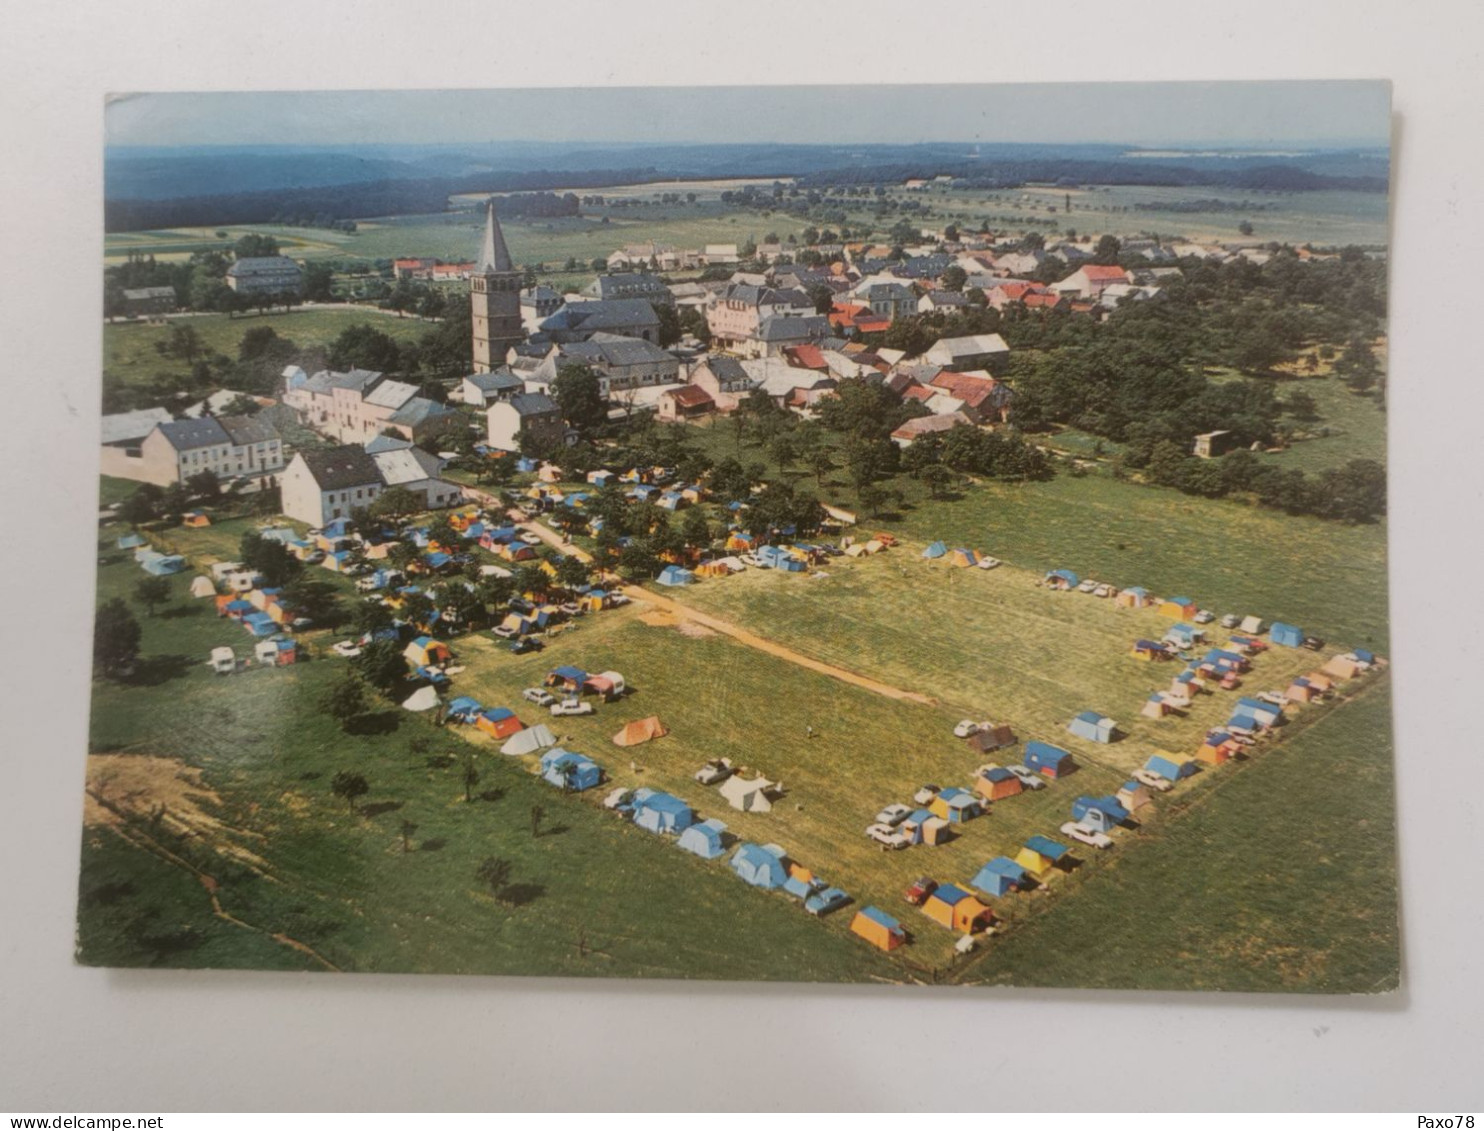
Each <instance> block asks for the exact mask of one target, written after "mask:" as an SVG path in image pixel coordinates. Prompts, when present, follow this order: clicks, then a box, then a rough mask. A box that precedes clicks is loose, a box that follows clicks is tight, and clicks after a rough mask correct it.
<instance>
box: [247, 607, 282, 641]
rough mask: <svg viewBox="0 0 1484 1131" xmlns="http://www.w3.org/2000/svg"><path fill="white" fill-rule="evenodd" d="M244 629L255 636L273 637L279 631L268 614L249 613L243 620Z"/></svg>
mask: <svg viewBox="0 0 1484 1131" xmlns="http://www.w3.org/2000/svg"><path fill="white" fill-rule="evenodd" d="M242 627H243V628H245V629H247V631H248V632H250V633H252V634H253V635H254V636H272V635H273V634H274V633H275V632H277V631H278V625H276V624H274V623H273V618H272V617H270V616H269V615H268V614H267V613H248V614H247V615H246V616H245V617H243V618H242Z"/></svg>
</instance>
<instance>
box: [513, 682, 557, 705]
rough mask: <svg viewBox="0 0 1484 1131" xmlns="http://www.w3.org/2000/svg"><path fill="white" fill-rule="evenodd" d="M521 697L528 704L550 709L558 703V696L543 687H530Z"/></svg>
mask: <svg viewBox="0 0 1484 1131" xmlns="http://www.w3.org/2000/svg"><path fill="white" fill-rule="evenodd" d="M520 697H521V698H522V699H524V700H525V701H526V702H527V703H534V704H536V706H538V707H550V706H551V705H552V704H553V703H555V702H556V696H554V695H552V693H551V692H549V691H547V690H546V689H545V688H541V687H528V688H526V689H525V690H524V691H522V692H521V693H520Z"/></svg>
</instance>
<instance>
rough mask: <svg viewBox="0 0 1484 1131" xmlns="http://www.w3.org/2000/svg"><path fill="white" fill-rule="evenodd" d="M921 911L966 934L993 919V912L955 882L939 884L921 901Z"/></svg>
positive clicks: (982, 926) (950, 928) (949, 927)
mask: <svg viewBox="0 0 1484 1131" xmlns="http://www.w3.org/2000/svg"><path fill="white" fill-rule="evenodd" d="M922 913H923V914H924V915H926V916H927V917H928V918H929V919H931V920H932V921H933V922H934V923H938V924H941V925H942V926H944V927H947V928H948V929H949V930H950V931H961V932H963V933H964V934H966V935H972V934H973V933H974V932H975V931H979V930H983V929H984V928H985V927H988V926H989V925H990V924H991V923H992V922H993V921H994V913H993V912H992V911H990V909H989V908H988V907H986V906H985V905H984V904H983V903H980V902H979V900H978V899H976V898H975V897H974V896H972V895H970V894H969V893H968V892H966V891H964V889H963V888H961V887H959V886H958V885H957V884H940V885H939V886H938V888H937V890H935V891H934V892H933V894H932V895H930V896H928V897H927V900H926V901H925V902H924V903H923V905H922Z"/></svg>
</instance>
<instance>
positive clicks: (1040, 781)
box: [1005, 766, 1046, 789]
mask: <svg viewBox="0 0 1484 1131" xmlns="http://www.w3.org/2000/svg"><path fill="white" fill-rule="evenodd" d="M1005 768H1006V769H1007V770H1009V771H1010V772H1011V773H1012V774H1014V775H1015V776H1016V777H1018V778H1019V779H1020V784H1021V785H1023V786H1025V788H1026V789H1045V788H1046V779H1045V778H1043V777H1042V776H1041V775H1040V774H1038V773H1036V771H1035V770H1033V769H1031V768H1030V767H1029V766H1006V767H1005Z"/></svg>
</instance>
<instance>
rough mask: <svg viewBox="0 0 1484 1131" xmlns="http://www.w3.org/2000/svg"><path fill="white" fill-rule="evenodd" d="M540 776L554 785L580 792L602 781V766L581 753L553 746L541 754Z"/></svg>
mask: <svg viewBox="0 0 1484 1131" xmlns="http://www.w3.org/2000/svg"><path fill="white" fill-rule="evenodd" d="M541 777H542V778H544V779H545V780H546V781H548V782H550V783H551V784H552V785H554V786H558V787H560V788H562V789H564V790H568V791H569V792H572V793H581V792H582V791H583V790H585V789H592V788H593V787H594V786H597V785H601V784H602V782H603V768H602V767H601V766H599V765H598V764H597V763H596V762H594V761H593V760H592V759H591V758H588V757H586V756H584V755H582V754H576V753H573V752H572V751H570V750H563V749H562V748H561V747H560V746H554V747H552V748H551V749H550V750H548V751H547V752H546V753H545V754H543V755H541Z"/></svg>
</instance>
